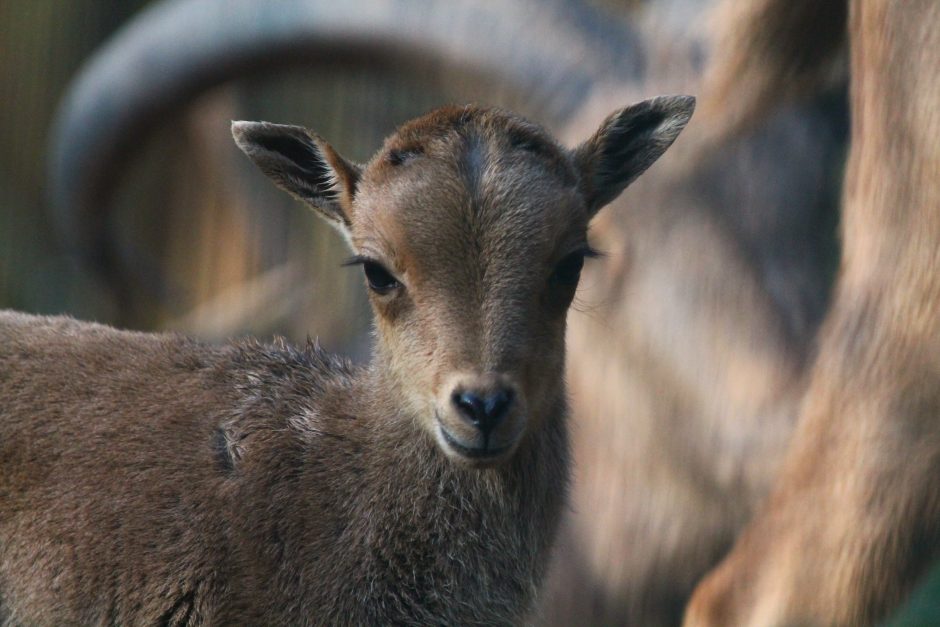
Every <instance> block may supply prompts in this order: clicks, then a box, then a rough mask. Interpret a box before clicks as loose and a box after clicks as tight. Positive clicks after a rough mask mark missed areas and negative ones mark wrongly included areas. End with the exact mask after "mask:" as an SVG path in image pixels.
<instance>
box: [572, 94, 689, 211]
mask: <svg viewBox="0 0 940 627" xmlns="http://www.w3.org/2000/svg"><path fill="white" fill-rule="evenodd" d="M694 110H695V98H693V97H692V96H659V97H657V98H652V99H650V100H644V101H642V102H638V103H636V104H633V105H630V106H628V107H624V108H623V109H620V110H619V111H615V112H614V113H612V114H611V115H609V116H608V117H607V119H606V120H604V122H603V124H601V126H600V128H599V129H598V130H597V132H596V133H594V135H593V136H592V137H591V138H590V139H589V140H587V141H586V142H584V143H583V144H581V145H580V146H578V148H576V149H575V151H574V161H575V165H576V167H577V168H578V170H579V171H580V175H581V191H582V193H583V194H584V197H585V199H586V201H587V206H588V210H589V212H590V214H591V215H594V214H595V213H597V211H598V210H599V209H600V208H601V207H603V206H604V205H606V204H607V203H609V202H611V201H612V200H614V199H615V198H616V197H617V196H619V195H620V192H622V191H623V190H624V189H625V188H626V187H627V185H629V184H630V183H632V182H633V181H634V180H635V179H636V178H637V177H638V176H640V175H641V174H642V173H643V172H644V171H646V169H647V168H648V167H650V166H651V165H653V162H654V161H656V160H657V159H659V157H660V156H662V154H663V153H664V152H666V149H667V148H669V146H671V145H672V142H674V141H675V140H676V137H678V136H679V133H680V132H681V131H682V129H684V128H685V126H686V124H688V122H689V118H691V117H692V112H693V111H694Z"/></svg>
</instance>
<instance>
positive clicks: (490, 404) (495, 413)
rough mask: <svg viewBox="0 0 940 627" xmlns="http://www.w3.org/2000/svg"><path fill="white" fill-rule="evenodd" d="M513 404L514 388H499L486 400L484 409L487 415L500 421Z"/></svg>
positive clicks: (492, 419) (493, 419)
mask: <svg viewBox="0 0 940 627" xmlns="http://www.w3.org/2000/svg"><path fill="white" fill-rule="evenodd" d="M510 405H512V390H497V391H496V392H494V393H493V394H490V395H489V396H488V397H487V398H486V400H485V401H484V405H483V411H484V413H485V414H486V415H487V417H488V418H489V419H490V420H491V421H494V422H498V421H499V420H500V419H501V418H502V417H503V414H505V413H506V410H507V409H509V406H510Z"/></svg>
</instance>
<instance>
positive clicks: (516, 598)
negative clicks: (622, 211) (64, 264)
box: [0, 98, 692, 625]
mask: <svg viewBox="0 0 940 627" xmlns="http://www.w3.org/2000/svg"><path fill="white" fill-rule="evenodd" d="M691 110H692V99H690V98H660V99H655V100H653V101H650V102H645V103H640V104H638V105H635V106H633V107H628V108H625V109H623V110H621V111H619V112H617V113H616V114H614V115H613V116H611V118H609V120H608V123H606V124H605V125H604V126H603V127H602V129H601V131H600V132H598V133H597V134H596V135H595V136H594V137H592V138H591V139H589V140H588V141H587V142H585V143H584V144H583V145H582V146H581V147H579V148H578V149H577V150H576V151H574V152H569V151H566V150H564V149H562V148H561V147H560V146H558V145H557V144H556V143H555V142H554V140H552V139H551V138H550V137H549V136H548V135H546V134H545V133H544V132H543V131H541V130H540V129H538V128H537V127H534V126H533V125H531V124H529V123H527V122H525V121H524V120H522V119H520V118H518V117H516V116H513V115H511V114H507V113H504V112H501V111H497V110H489V109H480V108H473V107H466V108H451V109H444V110H440V111H437V112H434V113H432V114H430V115H429V116H427V117H425V118H423V119H421V120H419V121H417V122H414V123H411V124H409V125H407V126H406V127H405V128H404V129H403V130H402V132H401V133H400V134H399V135H397V136H395V137H393V138H390V139H389V140H388V142H387V143H386V147H385V148H384V149H383V150H382V151H380V152H379V153H378V155H377V156H376V157H375V158H374V159H373V160H372V162H370V164H369V165H368V166H366V167H360V166H357V165H355V164H352V163H350V162H348V161H346V160H344V159H342V158H341V157H340V156H339V155H338V154H337V153H336V152H335V151H334V150H333V149H332V148H330V147H329V145H328V144H326V143H325V142H323V140H321V139H320V138H318V137H316V136H315V135H313V134H311V133H310V132H309V131H306V130H305V129H301V128H299V127H284V126H275V125H270V124H265V123H237V124H236V125H235V126H234V132H235V136H236V140H237V141H238V143H239V145H240V146H241V147H242V148H243V149H244V150H245V151H246V153H247V154H248V155H249V156H250V157H252V159H253V160H255V162H256V163H257V164H258V165H259V166H260V167H261V168H262V170H264V171H265V172H266V173H267V174H269V175H270V176H271V177H272V178H274V180H275V182H277V183H278V184H279V185H280V186H281V187H283V188H285V189H286V190H288V191H289V192H291V193H292V194H294V195H295V196H297V197H298V198H301V199H302V200H304V201H305V202H307V203H308V204H309V205H311V206H312V207H314V208H315V209H317V210H318V211H320V213H321V214H322V215H323V216H324V217H325V218H326V219H328V220H330V221H331V222H333V224H334V225H335V226H337V228H339V229H340V230H341V231H343V232H344V234H345V235H346V237H347V240H348V241H349V242H350V243H351V246H352V248H353V250H354V251H355V252H356V254H357V255H358V256H359V257H360V260H363V259H371V260H372V261H368V260H366V261H364V263H365V264H366V267H367V269H368V264H369V263H381V264H382V265H384V266H385V268H386V269H387V270H388V272H389V273H390V274H393V275H394V276H395V278H396V279H397V280H398V286H397V287H396V288H395V289H394V290H391V291H381V290H377V289H374V290H373V291H372V293H371V296H372V304H373V308H374V311H375V318H376V329H377V345H376V350H375V354H374V359H373V362H372V364H371V365H370V366H369V367H366V368H362V369H353V368H351V367H350V366H349V365H347V364H346V363H344V362H342V361H340V360H337V359H335V358H332V357H330V356H328V355H325V354H323V353H322V352H320V351H319V350H318V349H317V348H315V347H311V346H307V347H306V348H305V349H303V350H298V349H294V348H292V347H290V346H286V345H284V344H283V343H279V344H275V345H261V344H258V343H256V342H253V341H245V342H238V343H234V344H230V345H227V346H222V347H210V346H206V345H202V344H199V343H197V342H195V341H193V340H189V339H186V338H182V337H179V336H169V335H143V334H136V333H127V332H121V331H116V330H114V329H110V328H107V327H102V326H98V325H93V324H86V323H79V322H75V321H73V320H70V319H66V318H38V317H30V316H26V315H22V314H15V313H4V314H0V399H2V403H0V452H2V455H0V619H2V621H3V622H4V623H6V624H75V623H79V624H87V623H105V622H106V623H117V624H144V623H154V622H156V623H159V624H174V625H175V624H205V623H212V624H219V623H233V622H238V623H246V624H337V623H350V624H390V623H419V624H506V623H518V622H521V621H523V620H524V619H525V617H526V615H527V613H528V611H529V609H530V607H531V605H532V602H533V599H534V596H535V592H536V588H537V586H538V584H539V582H540V580H541V578H542V574H543V572H544V570H545V567H546V563H547V559H548V553H549V547H550V544H551V541H552V539H553V537H554V535H555V530H556V527H557V524H558V520H559V518H560V514H561V507H562V503H563V500H564V495H565V492H566V483H567V475H568V445H567V430H566V421H565V413H566V412H565V398H564V385H563V380H562V376H563V364H564V359H563V358H564V333H565V317H566V310H567V307H568V305H569V303H570V301H571V299H572V297H573V293H574V289H575V286H576V282H577V274H576V273H575V274H573V275H572V277H571V279H572V280H568V281H562V280H561V279H560V278H559V277H560V276H562V275H560V274H559V272H560V270H559V269H560V268H563V267H565V266H564V260H566V259H568V258H569V257H570V256H571V254H572V251H574V254H577V255H583V254H584V253H585V252H586V249H585V246H586V235H587V223H588V220H589V218H590V216H591V215H592V214H593V213H594V211H596V209H597V208H598V207H599V206H600V205H602V204H604V203H605V202H606V200H607V199H609V198H611V197H613V196H616V194H617V193H619V191H620V190H621V189H622V188H623V187H624V186H625V185H626V184H628V183H629V182H630V181H631V180H633V179H634V178H635V177H636V176H637V175H639V174H640V173H641V172H642V171H643V170H645V169H646V167H648V165H649V164H650V163H652V162H653V161H654V160H655V159H656V158H657V157H658V156H659V155H660V154H662V152H663V151H664V150H666V148H668V146H669V145H670V144H671V143H672V141H673V140H674V139H675V137H676V136H677V135H678V133H679V132H680V131H681V129H682V128H683V127H684V125H685V123H686V122H687V121H688V119H689V116H690V115H691ZM403 143H404V144H405V145H407V148H408V150H409V151H411V152H412V153H413V154H412V155H411V156H410V157H405V156H403V155H402V154H401V151H402V150H403V148H402V145H403ZM396 151H397V152H398V156H397V157H395V156H393V153H395V152H396ZM615 165H616V166H617V168H615V167H614V166H615ZM598 172H604V173H606V174H605V177H603V179H602V180H599V181H598V180H595V179H596V174H597V173H598ZM588 180H591V181H592V183H591V184H590V185H587V184H586V181H588ZM559 260H561V261H559ZM579 267H580V266H578V269H579ZM367 276H369V274H368V272H367ZM370 281H371V278H370ZM486 386H507V387H509V388H510V389H511V390H512V391H513V392H514V399H515V400H514V402H513V404H512V405H511V407H510V409H509V410H508V412H507V415H506V417H505V419H504V420H503V421H502V422H500V423H498V424H497V426H496V427H494V429H493V430H492V432H491V433H489V434H488V435H486V436H480V435H479V434H478V433H477V430H476V429H474V428H472V427H470V426H469V425H468V424H467V421H466V420H461V417H460V416H459V415H457V414H458V412H457V411H456V410H455V408H454V403H453V402H452V401H451V397H452V394H454V393H455V391H457V390H464V389H483V388H486Z"/></svg>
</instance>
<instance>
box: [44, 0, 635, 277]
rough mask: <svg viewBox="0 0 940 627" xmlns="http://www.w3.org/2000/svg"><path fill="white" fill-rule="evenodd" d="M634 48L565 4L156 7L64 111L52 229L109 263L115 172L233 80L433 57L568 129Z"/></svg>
mask: <svg viewBox="0 0 940 627" xmlns="http://www.w3.org/2000/svg"><path fill="white" fill-rule="evenodd" d="M614 28H616V29H617V30H616V33H615V34H614V33H612V32H611V30H612V29H614ZM637 40H638V39H637V37H635V36H630V33H626V32H624V31H623V30H622V29H621V28H619V27H613V26H611V25H610V24H609V23H605V22H604V20H603V19H602V18H600V16H598V15H595V14H593V13H592V12H591V11H590V10H589V9H587V8H585V7H582V6H580V5H578V4H574V5H572V4H567V3H564V2H557V3H554V2H536V1H535V0H527V1H524V2H521V1H511V2H494V1H493V0H462V1H460V2H457V1H454V0H450V1H447V2H434V1H433V0H384V1H381V2H368V3H363V4H359V3H356V2H335V1H334V0H279V1H278V2H271V1H270V0H169V1H165V2H162V3H158V4H157V5H155V6H153V7H152V8H150V9H149V10H146V11H144V12H142V13H141V14H140V15H139V16H138V17H137V18H136V19H134V20H133V21H131V22H130V23H129V24H127V25H126V26H125V27H124V28H123V29H122V30H121V31H119V32H118V33H117V34H116V35H115V36H114V37H113V39H112V40H111V41H110V42H109V43H108V44H107V45H105V46H104V47H103V48H102V49H101V50H100V51H99V52H98V53H97V54H96V55H95V56H94V57H93V58H92V60H91V61H90V62H89V63H88V64H87V65H86V66H85V68H84V70H83V71H82V72H81V73H80V74H79V76H78V77H77V78H76V79H75V81H74V82H73V84H72V86H71V88H70V89H69V91H68V93H67V95H66V96H65V98H64V100H63V103H62V105H61V107H60V110H59V114H58V117H57V120H56V123H55V127H54V130H53V135H52V138H53V140H52V147H51V163H50V183H51V193H52V199H51V200H52V203H53V207H54V220H55V222H56V225H57V228H58V229H59V231H60V234H62V235H64V236H65V237H64V239H65V241H66V242H68V243H69V245H70V247H71V248H72V249H73V250H75V251H78V252H80V253H81V252H84V258H85V259H86V261H87V260H90V259H89V254H91V251H96V252H94V253H93V254H94V255H96V256H97V259H94V260H92V261H96V262H97V263H95V266H96V267H97V268H98V270H103V269H104V268H105V267H106V266H107V265H109V264H113V260H111V259H108V257H109V256H113V254H114V253H113V252H110V248H108V246H107V241H106V236H105V235H104V233H105V232H106V229H105V228H104V225H105V224H106V218H107V206H108V204H109V200H110V199H109V195H110V191H111V189H112V188H113V187H114V183H113V182H114V181H115V180H116V179H117V178H118V175H119V172H118V169H119V167H120V164H121V163H122V161H124V160H125V157H126V156H127V155H129V154H131V152H132V151H133V148H134V145H135V144H137V143H139V142H140V140H141V137H143V136H144V135H145V134H146V131H147V130H148V129H149V128H150V127H152V126H153V125H154V123H155V122H156V121H157V120H158V119H160V118H163V117H166V116H167V115H169V114H170V113H172V112H173V111H174V110H176V109H178V108H180V107H182V106H183V105H184V104H186V103H187V102H189V101H191V100H193V99H194V98H195V97H196V96H197V95H198V94H199V93H201V92H203V91H205V90H207V89H209V88H210V87H212V86H215V85H218V84H220V83H222V82H224V81H227V80H230V79H232V78H236V77H238V76H242V75H245V74H248V73H251V72H258V71H264V70H268V69H272V68H276V67H282V66H284V65H287V64H294V65H297V64H301V63H302V64H304V65H307V66H309V65H311V64H316V63H318V62H328V61H333V62H335V61H336V60H337V59H344V58H350V57H351V58H358V59H363V60H367V61H368V62H372V63H375V62H378V63H383V64H395V67H401V66H404V67H405V68H407V67H408V64H409V63H410V62H414V61H418V60H420V59H427V58H431V59H434V60H436V61H437V62H439V63H442V64H443V65H444V67H445V69H446V70H448V71H450V72H452V73H457V74H460V75H463V76H475V77H479V78H483V79H484V80H490V81H494V82H495V84H499V85H500V87H501V88H508V89H510V90H514V91H517V92H518V93H519V94H523V95H525V99H526V101H527V102H531V103H532V105H533V106H532V109H531V111H533V112H537V113H538V114H539V115H541V116H542V117H543V118H545V119H547V120H548V121H561V120H563V119H565V118H566V116H567V115H569V114H570V113H571V112H572V111H573V110H575V109H576V108H577V106H578V104H579V103H580V102H581V101H582V99H583V98H585V96H586V94H587V93H588V92H589V91H590V88H591V86H592V85H594V84H597V83H603V82H607V81H620V80H623V79H625V78H628V77H635V76H636V75H637V73H638V72H639V67H640V64H641V63H642V60H641V58H640V56H639V55H638V45H637V44H636V42H637ZM96 249H97V250H96Z"/></svg>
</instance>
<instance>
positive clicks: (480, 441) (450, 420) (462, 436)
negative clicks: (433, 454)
mask: <svg viewBox="0 0 940 627" xmlns="http://www.w3.org/2000/svg"><path fill="white" fill-rule="evenodd" d="M524 404H525V403H524V399H523V398H522V397H521V394H520V393H519V390H518V387H517V386H516V385H515V384H514V383H513V382H512V381H511V380H510V379H509V377H507V376H506V375H500V374H494V373H487V374H484V375H466V374H462V375H456V376H454V377H452V378H451V379H450V381H449V382H448V384H447V385H445V386H444V388H443V391H442V394H441V398H440V399H439V401H438V406H437V412H436V418H437V431H438V433H437V436H438V441H439V443H440V445H441V448H442V449H443V450H444V452H445V453H447V454H448V455H449V456H450V457H454V458H457V459H460V460H463V461H469V462H472V463H476V464H484V465H485V464H487V463H495V462H498V461H502V460H504V459H506V458H507V457H509V456H510V455H511V454H512V452H513V451H514V450H515V448H516V445H517V444H518V442H519V440H520V439H521V437H522V433H523V432H524V431H525V424H526V420H525V408H524Z"/></svg>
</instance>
